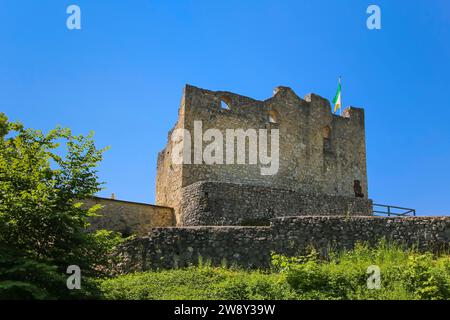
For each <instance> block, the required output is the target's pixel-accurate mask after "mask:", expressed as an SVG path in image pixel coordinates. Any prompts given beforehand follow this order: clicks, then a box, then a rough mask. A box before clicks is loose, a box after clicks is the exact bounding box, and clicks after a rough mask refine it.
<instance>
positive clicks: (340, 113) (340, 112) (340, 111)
mask: <svg viewBox="0 0 450 320" xmlns="http://www.w3.org/2000/svg"><path fill="white" fill-rule="evenodd" d="M339 85H340V86H341V107H340V108H339V109H340V110H339V116H341V117H342V107H343V106H344V104H343V103H342V84H341V76H339Z"/></svg>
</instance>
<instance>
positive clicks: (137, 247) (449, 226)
mask: <svg viewBox="0 0 450 320" xmlns="http://www.w3.org/2000/svg"><path fill="white" fill-rule="evenodd" d="M381 239H386V240H388V241H390V242H397V243H401V244H404V245H406V246H409V247H412V246H415V247H417V248H419V249H420V250H430V251H435V252H436V251H440V250H448V249H450V245H449V243H450V217H410V218H382V217H357V216H353V217H347V218H346V217H342V216H340V217H339V216H329V217H310V216H305V217H284V218H276V219H273V220H272V225H271V226H270V227H236V226H235V227H183V228H179V227H177V228H155V229H152V230H151V232H150V233H149V235H148V236H147V237H140V238H136V239H135V240H133V241H130V242H128V243H126V244H125V245H124V246H123V247H122V248H121V251H120V255H121V256H122V257H123V258H124V262H122V263H121V264H120V265H117V266H116V270H117V272H133V271H142V270H148V269H151V268H174V267H175V268H176V267H184V266H188V265H190V264H194V265H195V264H197V263H198V262H199V260H202V261H203V262H206V261H210V262H211V263H212V264H213V265H224V264H226V265H232V264H235V265H239V266H242V267H248V268H260V267H268V266H269V265H270V255H271V252H276V253H281V254H286V255H289V256H295V255H299V254H302V253H304V252H305V251H306V250H307V248H308V247H310V246H314V247H315V248H316V249H318V250H320V252H322V253H323V254H326V252H327V250H329V249H330V248H333V249H344V248H345V249H351V248H353V247H354V245H355V244H356V243H357V242H366V243H368V244H370V245H374V244H376V243H378V242H379V241H380V240H381Z"/></svg>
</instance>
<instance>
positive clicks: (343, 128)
mask: <svg viewBox="0 0 450 320" xmlns="http://www.w3.org/2000/svg"><path fill="white" fill-rule="evenodd" d="M221 101H225V102H226V103H227V104H228V107H229V108H228V109H223V108H221ZM271 115H276V121H275V122H276V123H273V121H270V116H271ZM194 121H202V124H203V132H205V131H206V130H208V129H218V130H220V131H221V132H222V134H223V135H224V136H225V135H226V130H227V129H243V130H247V129H255V130H258V129H267V130H271V129H278V130H279V137H280V141H279V150H280V151H279V154H280V159H279V160H280V163H279V170H278V173H277V174H275V175H266V176H264V175H261V171H260V169H261V166H262V165H261V164H260V163H258V164H248V163H247V164H214V165H207V164H180V165H175V164H173V163H172V161H171V160H172V152H173V147H174V144H173V142H172V141H171V139H170V137H171V132H169V136H168V142H167V146H166V147H165V149H164V150H162V151H161V152H160V153H159V155H158V172H157V181H156V203H157V204H159V205H164V206H169V207H172V208H174V209H175V213H176V218H177V224H178V225H182V223H183V219H182V214H183V212H182V211H181V209H180V205H181V202H182V201H183V199H182V197H183V192H182V190H183V188H185V187H187V186H189V185H191V184H193V183H196V182H199V181H217V182H225V183H234V184H246V185H253V186H266V187H271V188H279V189H289V190H295V191H298V192H301V193H304V194H317V195H319V194H324V195H331V196H342V197H354V196H355V192H354V181H355V180H359V181H360V184H361V191H362V194H363V195H364V197H365V198H366V199H367V195H368V189H367V173H366V146H365V128H364V110H363V109H359V108H349V109H347V110H346V111H345V112H344V116H342V117H341V116H337V115H333V114H332V113H331V108H330V104H329V102H328V100H326V99H324V98H322V97H320V96H317V95H315V94H309V95H307V96H306V97H305V99H301V98H299V97H298V96H297V95H296V94H295V93H294V92H293V91H292V90H291V89H290V88H287V87H278V88H276V89H275V92H274V95H273V97H271V98H269V99H267V100H264V101H259V100H254V99H251V98H248V97H244V96H241V95H238V94H234V93H231V92H225V91H210V90H204V89H200V88H196V87H193V86H189V85H187V86H186V87H185V89H184V93H183V98H182V101H181V105H180V109H179V117H178V121H177V123H176V125H175V126H174V129H186V130H188V131H189V132H190V133H191V135H192V136H193V132H194ZM183 143H185V142H184V141H183ZM223 143H224V150H225V146H226V142H225V139H224V141H223ZM245 148H246V154H247V155H248V153H249V152H248V143H246V147H245ZM191 158H192V159H194V150H193V148H192V149H191ZM230 201H232V200H231V199H230Z"/></svg>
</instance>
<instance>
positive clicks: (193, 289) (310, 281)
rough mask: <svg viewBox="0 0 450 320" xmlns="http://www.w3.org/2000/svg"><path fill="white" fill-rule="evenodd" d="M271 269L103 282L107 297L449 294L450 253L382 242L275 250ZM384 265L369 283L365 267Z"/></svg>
mask: <svg viewBox="0 0 450 320" xmlns="http://www.w3.org/2000/svg"><path fill="white" fill-rule="evenodd" d="M272 261H273V268H272V270H270V271H267V272H266V271H248V270H240V269H237V268H214V267H211V266H204V265H203V266H198V267H194V266H192V267H189V268H185V269H179V270H166V271H154V272H151V271H149V272H142V273H135V274H130V275H124V276H119V277H117V278H114V279H107V280H104V281H102V282H101V285H100V287H101V290H102V292H103V295H104V298H106V299H244V300H245V299H258V300H259V299H261V300H263V299H336V300H340V299H450V257H449V256H448V255H445V254H442V255H440V256H434V255H433V254H431V253H419V252H417V251H416V250H413V249H403V248H401V247H400V246H396V245H388V244H386V243H384V242H382V243H380V244H379V246H378V247H376V248H370V247H368V246H366V245H362V244H361V245H357V246H356V248H355V249H354V250H351V251H344V252H339V253H332V254H331V255H330V256H329V257H328V259H326V260H324V259H320V257H319V255H318V254H317V252H315V251H314V250H311V252H310V254H308V255H305V256H300V257H295V258H288V257H285V256H282V255H276V254H274V255H273V260H272ZM371 265H376V266H378V267H379V268H380V271H381V288H380V289H368V287H367V279H368V277H369V274H367V268H368V267H369V266H371Z"/></svg>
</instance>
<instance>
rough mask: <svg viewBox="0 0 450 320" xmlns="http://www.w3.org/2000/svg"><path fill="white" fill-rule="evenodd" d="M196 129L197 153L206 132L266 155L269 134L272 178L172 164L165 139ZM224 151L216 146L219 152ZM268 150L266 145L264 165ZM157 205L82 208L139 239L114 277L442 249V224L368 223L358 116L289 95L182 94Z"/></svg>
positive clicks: (279, 91)
mask: <svg viewBox="0 0 450 320" xmlns="http://www.w3.org/2000/svg"><path fill="white" fill-rule="evenodd" d="M199 121H200V122H201V128H200V129H201V130H200V138H201V139H200V140H201V142H202V143H203V142H205V141H207V140H208V139H206V140H205V138H204V137H205V132H208V130H209V129H218V131H219V132H220V133H222V132H224V133H225V134H226V132H227V130H229V129H234V130H236V129H242V130H244V131H245V132H247V133H248V132H249V131H248V130H252V129H254V130H267V132H268V133H269V138H268V139H267V141H271V143H272V142H273V141H272V140H271V138H272V135H274V134H276V133H274V131H272V130H279V131H278V133H279V143H278V148H279V163H278V164H279V166H278V171H277V172H276V173H275V174H273V175H263V174H261V172H262V171H261V168H262V166H263V164H261V163H252V164H250V161H248V163H247V162H244V163H242V159H241V163H240V164H237V161H234V160H235V159H232V160H233V163H232V164H229V163H227V164H217V163H215V164H207V163H206V162H203V160H204V157H203V156H202V153H200V160H201V161H200V163H192V162H191V163H185V162H183V163H176V162H174V161H173V155H176V154H177V152H179V149H178V147H179V146H180V145H181V146H183V147H187V146H189V143H190V142H189V143H188V141H186V137H187V135H185V134H184V135H183V136H182V137H181V139H180V137H175V138H174V139H173V137H172V133H173V132H178V131H179V129H182V130H184V131H183V132H186V131H187V132H194V134H195V131H196V130H198V126H197V125H198V123H199ZM196 128H197V129H196ZM175 130H176V131H175ZM216 131H217V130H216ZM231 138H232V139H234V138H235V137H233V136H232V137H231ZM203 140H205V141H203ZM236 140H239V139H236ZM242 140H243V141H242ZM227 143H228V142H227V141H225V140H224V141H222V145H220V144H219V143H218V145H219V146H223V147H224V149H226V148H227V147H229V146H228V145H227ZM237 143H238V148H239V141H237ZM250 144H251V137H250V136H249V137H248V139H247V138H245V139H242V137H241V147H243V148H241V149H240V150H245V151H246V159H245V160H246V161H247V160H249V159H250V156H251V155H250V153H249V151H250V149H251V148H250ZM205 147H207V143H205V145H201V146H200V151H202V150H203V149H202V148H205ZM260 147H261V146H260V145H258V148H260ZM233 148H234V146H233ZM214 150H216V149H214ZM251 150H254V149H251ZM258 150H259V149H258ZM274 150H276V145H275V146H274V145H273V144H272V145H271V146H270V152H271V153H272V155H273V152H274ZM215 152H217V151H215ZM233 152H234V149H233ZM183 155H184V156H186V155H187V157H188V158H196V157H197V159H198V156H199V153H198V150H196V149H195V147H194V148H193V149H189V148H188V149H187V152H185V153H183ZM233 156H235V155H234V154H233ZM247 158H248V159H247ZM156 203H157V204H158V205H157V206H153V205H147V204H139V203H132V202H127V201H118V200H110V199H102V198H90V199H87V200H86V201H85V205H87V206H92V205H95V204H101V205H102V206H103V209H102V211H101V214H102V216H101V217H99V218H94V219H92V221H91V223H92V225H91V229H101V228H106V229H110V230H114V231H119V232H121V233H122V234H123V235H129V234H135V235H137V237H134V238H132V240H129V241H127V242H126V243H125V244H123V245H122V246H121V247H120V249H119V251H118V254H119V255H121V256H122V257H123V258H124V260H123V262H121V263H120V264H118V265H117V266H115V269H116V272H119V273H126V272H133V271H141V270H148V269H163V268H177V267H184V266H188V265H192V264H197V263H198V262H199V260H203V261H210V262H211V263H213V264H214V265H218V264H228V265H230V264H236V265H239V266H242V267H248V268H262V267H267V266H269V265H270V256H271V253H272V252H276V253H280V254H285V255H291V256H292V255H298V254H302V253H304V252H305V250H306V249H307V248H309V247H311V246H312V247H315V248H316V249H318V250H319V251H320V252H321V253H323V254H325V255H326V253H327V251H328V250H330V249H337V250H341V249H349V248H352V247H354V245H355V244H356V243H358V242H365V243H368V244H370V245H374V244H376V243H378V242H379V241H380V240H381V239H386V240H387V241H389V242H397V243H401V244H403V245H406V246H409V247H411V246H415V247H417V248H418V249H420V250H430V251H434V252H436V251H441V250H448V249H450V248H449V247H450V246H449V241H450V217H399V218H391V217H390V218H386V217H375V216H373V212H372V201H371V200H370V199H369V198H368V186H367V172H366V146H365V129H364V110H363V109H359V108H352V107H350V108H347V109H346V110H345V111H344V112H343V114H342V116H337V115H334V114H332V113H331V108H330V103H329V102H328V101H327V100H326V99H324V98H321V97H319V96H317V95H315V94H309V95H307V96H305V98H304V99H301V98H299V97H298V96H297V95H296V94H295V93H294V92H293V91H292V90H291V89H290V88H287V87H278V88H276V89H275V91H274V94H273V96H272V97H271V98H269V99H266V100H263V101H259V100H254V99H251V98H248V97H244V96H241V95H237V94H234V93H230V92H225V91H209V90H204V89H200V88H196V87H193V86H189V85H186V87H185V88H184V93H183V97H182V99H181V105H180V108H179V113H178V121H177V122H176V124H175V126H174V128H173V129H172V130H171V131H170V132H169V134H168V142H167V145H166V147H165V148H164V149H163V150H162V151H161V152H160V153H159V154H158V168H157V178H156Z"/></svg>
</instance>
